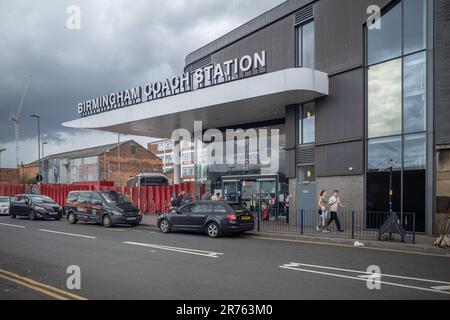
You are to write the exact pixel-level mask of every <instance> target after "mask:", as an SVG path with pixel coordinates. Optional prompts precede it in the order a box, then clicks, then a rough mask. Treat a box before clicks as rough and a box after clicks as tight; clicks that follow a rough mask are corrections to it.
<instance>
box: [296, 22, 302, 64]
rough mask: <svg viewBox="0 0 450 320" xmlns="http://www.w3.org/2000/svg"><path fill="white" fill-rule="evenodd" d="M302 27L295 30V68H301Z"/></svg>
mask: <svg viewBox="0 0 450 320" xmlns="http://www.w3.org/2000/svg"><path fill="white" fill-rule="evenodd" d="M302 38H303V37H302V27H301V26H300V27H298V28H297V57H296V59H297V61H296V64H297V67H301V66H302V46H303V41H302Z"/></svg>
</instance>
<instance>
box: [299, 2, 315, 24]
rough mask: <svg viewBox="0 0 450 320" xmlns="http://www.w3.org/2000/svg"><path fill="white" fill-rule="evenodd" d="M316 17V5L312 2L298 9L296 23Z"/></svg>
mask: <svg viewBox="0 0 450 320" xmlns="http://www.w3.org/2000/svg"><path fill="white" fill-rule="evenodd" d="M313 18H314V6H313V5H312V4H310V5H308V6H306V7H304V8H302V9H300V10H298V11H297V12H296V13H295V22H294V25H296V26H297V25H300V24H302V23H305V22H306V21H308V20H311V19H313Z"/></svg>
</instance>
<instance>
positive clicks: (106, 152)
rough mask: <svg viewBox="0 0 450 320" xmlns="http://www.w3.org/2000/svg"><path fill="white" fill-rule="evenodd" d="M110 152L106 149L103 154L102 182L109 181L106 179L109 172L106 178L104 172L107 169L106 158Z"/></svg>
mask: <svg viewBox="0 0 450 320" xmlns="http://www.w3.org/2000/svg"><path fill="white" fill-rule="evenodd" d="M109 152H110V150H109V149H108V150H106V151H105V154H104V156H103V180H104V181H108V180H109V178H108V176H109V170H108V176H107V173H106V170H107V169H108V162H107V159H108V158H107V156H108V153H109Z"/></svg>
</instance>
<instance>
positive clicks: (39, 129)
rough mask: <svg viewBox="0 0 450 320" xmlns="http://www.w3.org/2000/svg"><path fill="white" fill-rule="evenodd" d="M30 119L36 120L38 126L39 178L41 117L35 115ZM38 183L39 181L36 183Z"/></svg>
mask: <svg viewBox="0 0 450 320" xmlns="http://www.w3.org/2000/svg"><path fill="white" fill-rule="evenodd" d="M30 117H31V118H35V119H37V124H38V165H39V177H40V176H41V116H40V115H37V114H32V115H30ZM38 182H40V181H38Z"/></svg>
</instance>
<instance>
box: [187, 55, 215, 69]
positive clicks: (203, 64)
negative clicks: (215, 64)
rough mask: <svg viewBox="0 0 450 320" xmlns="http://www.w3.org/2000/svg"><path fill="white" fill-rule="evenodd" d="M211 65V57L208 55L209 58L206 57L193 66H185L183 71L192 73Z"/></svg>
mask: <svg viewBox="0 0 450 320" xmlns="http://www.w3.org/2000/svg"><path fill="white" fill-rule="evenodd" d="M211 64H212V59H211V55H209V56H206V57H204V58H202V59H200V60H198V61H196V62H194V63H193V64H191V65H189V66H187V67H186V68H185V69H184V71H185V72H194V71H195V70H197V69H200V68H204V67H207V66H209V65H211Z"/></svg>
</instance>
